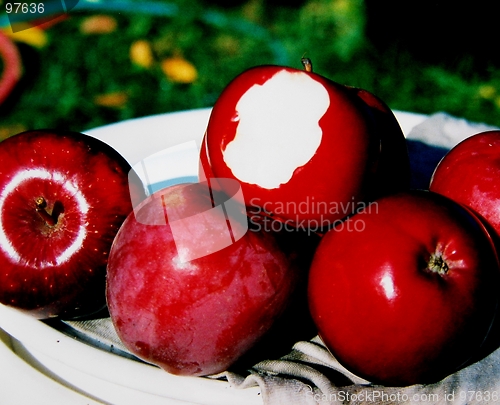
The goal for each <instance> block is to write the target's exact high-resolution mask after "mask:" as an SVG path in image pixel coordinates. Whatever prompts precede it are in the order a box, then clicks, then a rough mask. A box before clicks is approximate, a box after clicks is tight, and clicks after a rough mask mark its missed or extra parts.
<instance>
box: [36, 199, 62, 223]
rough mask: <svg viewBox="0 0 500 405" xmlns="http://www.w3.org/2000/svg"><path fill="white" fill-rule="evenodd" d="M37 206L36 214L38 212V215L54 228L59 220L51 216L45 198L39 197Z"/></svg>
mask: <svg viewBox="0 0 500 405" xmlns="http://www.w3.org/2000/svg"><path fill="white" fill-rule="evenodd" d="M35 204H36V212H38V215H40V217H41V218H42V219H43V220H44V221H45V223H46V224H47V225H49V226H54V225H55V224H57V220H56V219H55V218H54V217H53V216H52V215H50V214H49V213H48V212H47V211H46V210H45V208H46V207H47V201H45V198H43V197H38V198H37V199H36V200H35Z"/></svg>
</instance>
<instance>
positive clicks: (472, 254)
mask: <svg viewBox="0 0 500 405" xmlns="http://www.w3.org/2000/svg"><path fill="white" fill-rule="evenodd" d="M499 275H500V269H499V263H498V258H497V255H496V251H495V248H494V245H493V243H492V239H491V238H490V236H489V234H488V233H487V231H486V229H485V227H484V226H483V225H482V223H481V222H480V221H479V220H478V218H476V217H475V216H474V215H473V214H472V212H471V211H469V210H467V209H465V208H464V207H463V206H461V205H460V204H458V203H455V202H454V201H452V200H450V199H448V198H446V197H443V196H441V195H439V194H436V193H431V192H425V191H413V192H405V193H399V194H396V195H392V196H389V197H385V198H382V199H380V200H378V201H376V202H374V203H373V204H372V205H370V206H368V207H367V208H366V209H365V210H363V211H361V212H360V213H358V214H357V215H355V216H352V217H351V218H349V219H348V220H346V222H345V223H343V224H342V225H341V226H340V227H339V228H337V229H333V230H330V231H329V232H328V233H327V234H326V235H325V236H324V237H323V239H322V241H321V242H320V245H319V247H318V249H317V250H316V253H315V256H314V259H313V263H312V266H311V270H310V274H309V287H308V288H309V304H310V309H311V313H312V317H313V319H314V321H315V323H316V325H317V327H318V331H319V335H320V337H321V339H322V340H323V341H324V343H325V344H326V346H327V347H328V348H329V349H330V350H331V352H332V353H333V355H334V356H335V357H336V358H337V359H338V360H339V361H340V362H341V363H342V364H343V365H344V366H345V367H347V368H348V369H349V370H351V371H352V372H354V373H355V374H358V375H359V376H361V377H364V378H366V379H367V380H369V381H372V382H374V383H377V384H385V385H410V384H416V383H430V382H436V381H438V380H440V379H442V378H444V377H446V376H447V375H449V374H451V373H453V372H454V371H456V370H457V369H458V368H459V367H461V366H463V365H464V364H465V363H466V362H467V361H469V360H470V359H471V358H472V357H473V356H475V355H476V354H477V353H478V351H479V349H480V348H481V346H482V344H483V343H484V341H485V338H486V337H487V335H488V333H489V331H490V328H491V325H492V322H493V319H494V317H495V314H496V311H497V306H498V296H499V295H498V289H499V285H500V284H499V281H500V278H499Z"/></svg>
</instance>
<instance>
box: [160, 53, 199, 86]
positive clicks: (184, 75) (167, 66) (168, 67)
mask: <svg viewBox="0 0 500 405" xmlns="http://www.w3.org/2000/svg"><path fill="white" fill-rule="evenodd" d="M161 69H162V70H163V73H165V75H166V76H167V78H168V79H169V80H171V81H172V82H174V83H184V84H188V83H193V82H194V81H195V80H196V79H197V78H198V71H197V70H196V68H195V67H194V65H193V64H192V63H191V62H188V61H187V60H186V59H184V58H181V57H179V56H174V57H172V58H167V59H164V60H163V61H162V62H161Z"/></svg>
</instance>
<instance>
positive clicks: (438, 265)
mask: <svg viewBox="0 0 500 405" xmlns="http://www.w3.org/2000/svg"><path fill="white" fill-rule="evenodd" d="M427 269H428V270H429V271H431V272H433V273H437V274H439V275H440V276H443V275H445V274H446V273H448V270H449V267H448V264H446V261H445V260H444V259H443V256H442V255H441V254H438V253H433V254H431V257H430V259H429V262H428V263H427Z"/></svg>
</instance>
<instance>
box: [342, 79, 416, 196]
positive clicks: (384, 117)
mask: <svg viewBox="0 0 500 405" xmlns="http://www.w3.org/2000/svg"><path fill="white" fill-rule="evenodd" d="M348 88H349V89H350V90H351V91H352V92H354V93H355V94H356V95H357V96H358V97H359V98H360V99H362V100H363V101H364V102H365V103H366V105H367V106H368V107H369V108H370V111H371V113H372V115H373V117H374V120H375V126H376V131H377V133H378V136H379V137H380V159H379V163H378V166H377V170H376V175H375V178H374V180H373V182H372V183H370V185H369V191H368V193H369V195H370V199H371V200H375V199H377V198H379V197H382V196H385V195H389V194H392V193H395V192H398V191H404V190H408V189H409V187H410V158H409V156H408V148H407V145H406V138H405V135H404V134H403V131H402V129H401V127H400V126H399V122H398V120H397V118H396V116H395V115H394V113H393V112H392V110H391V109H390V108H389V106H388V105H387V104H386V103H385V102H384V101H383V100H381V99H380V98H379V97H377V96H376V95H374V94H373V93H371V92H369V91H367V90H364V89H360V88H356V87H348Z"/></svg>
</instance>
